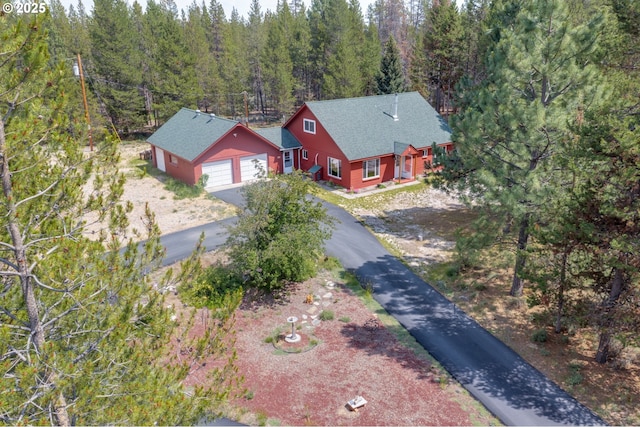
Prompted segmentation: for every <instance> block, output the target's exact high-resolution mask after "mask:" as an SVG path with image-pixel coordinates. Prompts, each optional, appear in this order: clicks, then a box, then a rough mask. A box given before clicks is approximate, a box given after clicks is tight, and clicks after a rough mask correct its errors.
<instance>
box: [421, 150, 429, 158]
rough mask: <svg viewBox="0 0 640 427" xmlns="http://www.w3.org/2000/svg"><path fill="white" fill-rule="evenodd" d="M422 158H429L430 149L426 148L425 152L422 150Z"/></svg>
mask: <svg viewBox="0 0 640 427" xmlns="http://www.w3.org/2000/svg"><path fill="white" fill-rule="evenodd" d="M422 157H423V158H424V157H429V149H428V148H425V149H424V150H422Z"/></svg>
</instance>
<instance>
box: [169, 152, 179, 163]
mask: <svg viewBox="0 0 640 427" xmlns="http://www.w3.org/2000/svg"><path fill="white" fill-rule="evenodd" d="M169 162H171V164H172V165H177V164H178V158H177V157H176V156H174V155H173V154H169Z"/></svg>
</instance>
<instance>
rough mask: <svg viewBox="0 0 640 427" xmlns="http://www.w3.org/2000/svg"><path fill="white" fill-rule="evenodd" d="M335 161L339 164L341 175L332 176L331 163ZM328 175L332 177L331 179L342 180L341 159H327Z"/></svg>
mask: <svg viewBox="0 0 640 427" xmlns="http://www.w3.org/2000/svg"><path fill="white" fill-rule="evenodd" d="M332 160H335V161H336V162H338V172H339V173H340V175H339V176H338V175H331V161H332ZM327 175H328V176H330V177H331V178H337V179H342V160H340V159H335V158H333V157H327Z"/></svg>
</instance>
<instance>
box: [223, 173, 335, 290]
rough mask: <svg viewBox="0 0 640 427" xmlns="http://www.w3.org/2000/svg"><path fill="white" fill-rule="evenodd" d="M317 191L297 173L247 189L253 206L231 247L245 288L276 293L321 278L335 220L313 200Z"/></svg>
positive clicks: (240, 222)
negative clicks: (292, 284) (321, 262)
mask: <svg viewBox="0 0 640 427" xmlns="http://www.w3.org/2000/svg"><path fill="white" fill-rule="evenodd" d="M312 185H313V184H312V182H311V181H308V180H307V179H305V178H304V176H303V175H302V173H301V172H294V173H292V174H289V175H278V176H277V177H276V178H274V179H271V180H266V179H262V180H259V181H257V182H255V183H253V184H250V185H248V186H246V187H244V188H243V190H242V191H243V194H244V197H245V199H246V202H247V206H246V208H245V209H244V211H243V212H242V213H241V214H240V217H239V218H238V222H237V224H236V225H235V226H234V227H233V228H232V229H231V230H230V235H229V239H228V240H227V246H228V249H229V256H230V259H231V268H232V270H233V271H234V272H235V273H236V274H237V275H239V276H240V277H242V278H243V281H244V282H245V283H248V284H250V285H253V286H258V287H262V288H266V289H268V290H272V289H275V288H278V287H280V286H282V284H283V283H284V282H285V281H301V280H305V279H308V278H309V277H312V276H313V275H314V274H315V272H316V265H317V261H318V259H319V257H320V256H321V255H322V248H323V242H324V241H325V240H326V239H328V238H329V237H330V235H331V226H332V224H333V220H332V219H331V218H330V217H329V216H328V215H327V211H326V209H325V208H324V207H323V206H322V204H321V203H320V202H318V201H315V200H312V199H310V198H309V196H308V193H309V190H310V188H311V186H312Z"/></svg>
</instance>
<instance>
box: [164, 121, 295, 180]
mask: <svg viewBox="0 0 640 427" xmlns="http://www.w3.org/2000/svg"><path fill="white" fill-rule="evenodd" d="M234 135H235V136H234ZM262 153H267V164H268V168H269V170H270V171H274V172H276V173H282V153H281V152H280V150H279V149H278V148H277V147H275V146H274V145H271V144H268V143H266V142H265V141H264V140H262V139H261V138H260V137H258V136H257V135H256V134H254V133H253V132H251V131H250V130H248V129H247V128H245V127H244V126H243V125H240V124H238V125H237V126H235V127H234V128H233V129H232V130H231V131H230V132H229V133H228V134H226V135H225V136H223V137H222V138H221V139H220V140H219V141H218V142H216V144H215V145H213V146H212V147H210V148H209V149H208V150H207V151H205V152H204V153H203V154H202V155H200V156H199V157H198V158H197V159H196V160H195V161H194V168H193V169H194V179H195V181H194V182H197V181H198V179H200V177H201V176H202V163H208V162H215V161H218V160H226V159H232V166H233V182H234V183H238V182H241V176H240V158H241V157H244V156H251V155H253V154H262ZM167 167H168V166H167ZM267 172H268V171H267Z"/></svg>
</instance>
